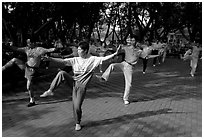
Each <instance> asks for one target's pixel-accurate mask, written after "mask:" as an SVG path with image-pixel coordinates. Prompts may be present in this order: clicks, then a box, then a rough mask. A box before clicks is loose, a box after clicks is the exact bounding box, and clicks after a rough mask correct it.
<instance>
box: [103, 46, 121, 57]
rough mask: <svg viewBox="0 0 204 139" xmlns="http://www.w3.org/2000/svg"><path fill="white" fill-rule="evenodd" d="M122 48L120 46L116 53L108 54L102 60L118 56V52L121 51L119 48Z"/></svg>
mask: <svg viewBox="0 0 204 139" xmlns="http://www.w3.org/2000/svg"><path fill="white" fill-rule="evenodd" d="M120 49H121V46H119V47H118V48H117V50H116V52H115V53H113V54H111V55H108V56H105V57H102V60H103V61H106V60H108V59H111V58H112V57H114V56H116V55H117V54H118V53H119V50H120Z"/></svg>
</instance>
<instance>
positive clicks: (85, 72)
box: [47, 41, 120, 131]
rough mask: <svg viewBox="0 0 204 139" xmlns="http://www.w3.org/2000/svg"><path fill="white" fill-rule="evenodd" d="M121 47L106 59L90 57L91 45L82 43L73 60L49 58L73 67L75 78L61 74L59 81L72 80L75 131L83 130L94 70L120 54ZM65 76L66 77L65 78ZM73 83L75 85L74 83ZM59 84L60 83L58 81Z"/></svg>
mask: <svg viewBox="0 0 204 139" xmlns="http://www.w3.org/2000/svg"><path fill="white" fill-rule="evenodd" d="M119 50H120V47H118V48H117V50H116V52H115V53H113V54H111V55H108V56H105V57H97V56H92V55H90V54H89V53H88V52H89V43H88V42H85V41H83V42H80V43H79V46H78V54H79V57H73V58H66V59H61V58H51V57H47V60H48V61H53V62H58V63H62V64H64V65H66V66H72V68H73V73H74V76H73V77H71V76H66V77H65V76H64V75H65V74H61V75H60V76H61V77H59V79H62V80H63V79H65V78H66V80H70V86H73V91H72V100H73V115H74V119H75V123H76V125H75V130H77V131H78V130H81V125H80V123H81V117H82V109H81V107H82V104H83V101H84V98H85V94H86V89H87V84H88V83H89V82H90V80H91V78H92V76H93V74H94V70H95V69H96V67H98V65H99V64H100V62H101V61H105V60H108V59H111V58H113V57H114V56H116V55H117V54H118V51H119ZM63 76H64V77H63ZM72 81H73V83H72ZM56 82H58V81H56Z"/></svg>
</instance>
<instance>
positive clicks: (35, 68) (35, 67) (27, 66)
mask: <svg viewBox="0 0 204 139" xmlns="http://www.w3.org/2000/svg"><path fill="white" fill-rule="evenodd" d="M25 65H26V67H28V68H32V69H38V67H31V66H29V65H28V63H26V64H25Z"/></svg>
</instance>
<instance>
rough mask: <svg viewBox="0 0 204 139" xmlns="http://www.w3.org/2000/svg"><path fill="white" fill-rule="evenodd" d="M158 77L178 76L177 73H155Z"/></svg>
mask: <svg viewBox="0 0 204 139" xmlns="http://www.w3.org/2000/svg"><path fill="white" fill-rule="evenodd" d="M155 74H156V75H158V76H161V77H177V76H180V74H179V72H160V73H155Z"/></svg>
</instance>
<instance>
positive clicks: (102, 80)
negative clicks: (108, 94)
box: [96, 75, 106, 82]
mask: <svg viewBox="0 0 204 139" xmlns="http://www.w3.org/2000/svg"><path fill="white" fill-rule="evenodd" d="M96 78H98V79H99V81H100V82H105V81H106V80H105V79H104V78H103V77H101V76H99V75H96Z"/></svg>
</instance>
